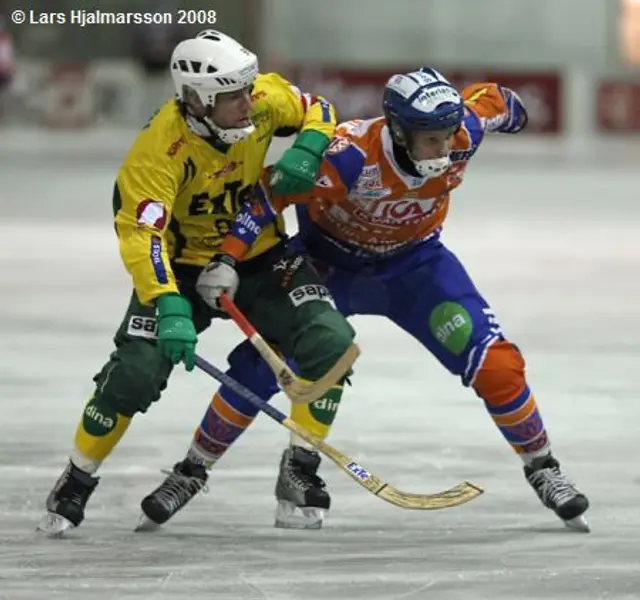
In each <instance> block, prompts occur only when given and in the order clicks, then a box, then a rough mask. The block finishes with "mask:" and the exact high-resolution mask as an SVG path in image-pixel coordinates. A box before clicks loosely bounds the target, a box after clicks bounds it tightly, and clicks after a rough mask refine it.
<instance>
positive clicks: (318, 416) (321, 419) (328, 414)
mask: <svg viewBox="0 0 640 600" xmlns="http://www.w3.org/2000/svg"><path fill="white" fill-rule="evenodd" d="M339 405H340V400H339V399H338V400H334V399H333V398H332V397H331V392H329V395H327V396H325V397H324V398H320V399H319V400H316V401H315V402H312V403H311V404H309V412H310V413H311V415H312V416H313V418H314V419H315V420H316V421H318V423H322V424H323V425H331V423H333V420H334V419H335V418H336V412H337V410H338V406H339Z"/></svg>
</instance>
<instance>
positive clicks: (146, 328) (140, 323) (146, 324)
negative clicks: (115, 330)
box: [127, 315, 158, 340]
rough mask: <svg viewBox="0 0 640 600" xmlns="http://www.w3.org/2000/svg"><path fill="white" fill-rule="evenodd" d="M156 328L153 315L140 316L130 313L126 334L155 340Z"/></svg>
mask: <svg viewBox="0 0 640 600" xmlns="http://www.w3.org/2000/svg"><path fill="white" fill-rule="evenodd" d="M157 328H158V326H157V324H156V320H155V319H154V318H153V317H140V316H138V315H132V316H131V318H130V319H129V326H128V327H127V335H130V336H132V337H143V338H147V339H150V340H155V339H156V335H157Z"/></svg>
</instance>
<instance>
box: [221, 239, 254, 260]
mask: <svg viewBox="0 0 640 600" xmlns="http://www.w3.org/2000/svg"><path fill="white" fill-rule="evenodd" d="M219 251H220V252H222V253H223V254H228V255H229V256H233V258H235V259H236V260H237V261H241V260H242V259H243V258H244V257H245V256H246V254H247V252H248V251H249V246H247V245H246V244H245V243H244V242H243V241H242V240H240V239H238V238H237V237H235V236H234V235H228V236H227V237H225V238H224V241H223V242H222V244H220V249H219Z"/></svg>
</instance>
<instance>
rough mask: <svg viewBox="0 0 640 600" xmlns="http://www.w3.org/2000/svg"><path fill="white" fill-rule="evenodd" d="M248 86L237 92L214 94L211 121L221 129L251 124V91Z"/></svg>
mask: <svg viewBox="0 0 640 600" xmlns="http://www.w3.org/2000/svg"><path fill="white" fill-rule="evenodd" d="M252 90H253V86H248V87H246V88H243V89H241V90H238V91H237V92H225V93H223V94H218V95H217V96H216V103H215V106H214V107H213V111H212V113H211V118H212V119H213V122H214V123H215V124H216V125H217V126H218V127H221V128H222V129H234V128H236V127H248V126H249V125H250V124H251V121H250V119H249V114H250V113H251V91H252Z"/></svg>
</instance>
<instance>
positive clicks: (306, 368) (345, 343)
mask: <svg viewBox="0 0 640 600" xmlns="http://www.w3.org/2000/svg"><path fill="white" fill-rule="evenodd" d="M354 337H355V332H354V330H353V328H352V327H351V325H349V322H348V321H347V319H346V318H345V317H343V316H342V314H340V313H339V312H338V311H337V310H333V309H331V310H327V311H324V312H322V313H320V314H318V315H316V316H315V317H314V318H313V319H312V320H311V321H310V322H309V323H308V324H307V325H306V326H305V327H304V328H303V329H302V330H301V331H299V332H298V334H297V339H296V342H295V361H296V365H297V366H298V369H299V370H300V374H301V375H302V376H303V377H304V378H305V379H309V380H316V379H320V377H322V376H323V375H324V374H325V373H326V372H327V371H329V369H331V367H333V365H334V364H335V363H336V362H337V361H338V359H340V358H341V357H342V355H343V354H344V353H345V352H346V351H347V350H348V349H349V347H350V346H351V344H352V343H353V339H354Z"/></svg>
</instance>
